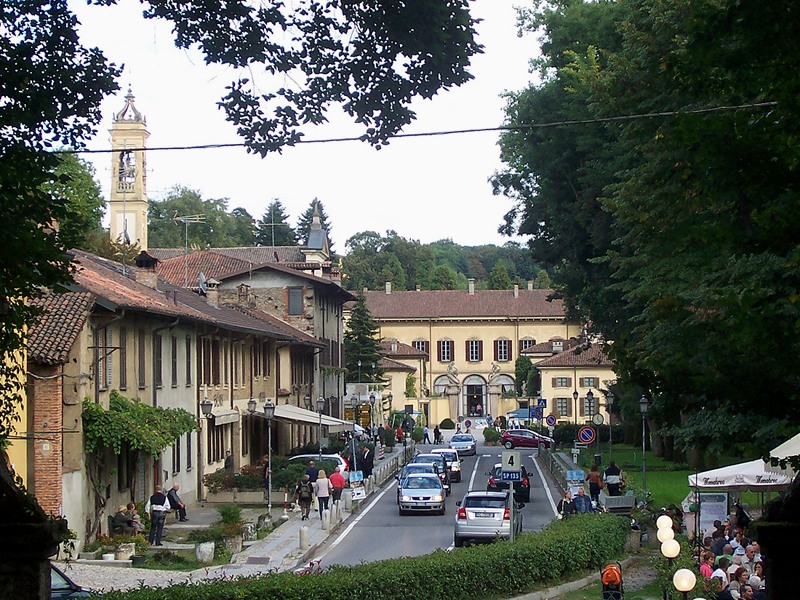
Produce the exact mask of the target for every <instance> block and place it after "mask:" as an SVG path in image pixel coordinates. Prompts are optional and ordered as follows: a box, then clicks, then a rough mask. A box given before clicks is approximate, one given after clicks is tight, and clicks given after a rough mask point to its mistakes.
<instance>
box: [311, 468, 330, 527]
mask: <svg viewBox="0 0 800 600" xmlns="http://www.w3.org/2000/svg"><path fill="white" fill-rule="evenodd" d="M331 492H333V486H332V485H331V480H330V479H328V474H327V473H326V472H325V471H323V470H322V469H320V471H319V475H318V476H317V480H316V481H315V482H314V495H315V496H316V497H317V504H319V518H320V519H321V518H322V511H323V510H326V509H327V508H328V498H330V496H331Z"/></svg>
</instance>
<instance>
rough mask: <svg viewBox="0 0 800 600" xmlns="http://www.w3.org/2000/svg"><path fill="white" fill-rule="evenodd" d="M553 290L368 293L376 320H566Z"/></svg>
mask: <svg viewBox="0 0 800 600" xmlns="http://www.w3.org/2000/svg"><path fill="white" fill-rule="evenodd" d="M552 293H553V292H552V290H519V294H518V297H516V298H515V297H514V291H513V290H475V293H474V294H469V293H468V292H467V291H466V290H444V291H419V292H417V291H413V292H395V291H393V292H392V293H391V294H387V293H386V292H383V291H381V292H366V294H365V297H366V301H367V308H368V309H369V312H370V314H371V315H372V317H373V318H374V319H437V318H488V317H555V318H564V316H565V315H564V306H563V303H562V301H561V300H558V299H554V300H548V298H549V297H550V295H551V294H552Z"/></svg>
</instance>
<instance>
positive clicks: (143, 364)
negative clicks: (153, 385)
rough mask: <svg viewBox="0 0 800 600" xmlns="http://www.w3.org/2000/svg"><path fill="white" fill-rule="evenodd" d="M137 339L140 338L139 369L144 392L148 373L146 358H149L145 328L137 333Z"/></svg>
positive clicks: (140, 383)
mask: <svg viewBox="0 0 800 600" xmlns="http://www.w3.org/2000/svg"><path fill="white" fill-rule="evenodd" d="M136 337H137V338H138V342H139V348H138V353H137V354H138V357H137V362H138V367H139V389H140V390H143V389H144V388H145V385H147V377H146V376H147V371H146V370H145V367H146V366H147V360H145V357H146V356H147V336H146V335H145V332H144V328H143V327H140V328H139V329H138V331H137V334H136Z"/></svg>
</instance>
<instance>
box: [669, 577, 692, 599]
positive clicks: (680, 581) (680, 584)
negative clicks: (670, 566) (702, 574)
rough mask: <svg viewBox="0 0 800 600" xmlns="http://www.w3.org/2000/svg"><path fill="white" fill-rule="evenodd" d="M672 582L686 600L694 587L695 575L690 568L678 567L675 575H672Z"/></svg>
mask: <svg viewBox="0 0 800 600" xmlns="http://www.w3.org/2000/svg"><path fill="white" fill-rule="evenodd" d="M672 583H673V585H674V586H675V589H676V590H678V591H679V592H681V593H682V594H683V598H684V600H686V598H688V597H689V596H688V594H689V592H691V591H692V590H693V589H694V586H695V584H696V583H697V576H696V575H695V574H694V573H693V572H692V571H691V570H690V569H678V570H677V571H675V575H673V576H672Z"/></svg>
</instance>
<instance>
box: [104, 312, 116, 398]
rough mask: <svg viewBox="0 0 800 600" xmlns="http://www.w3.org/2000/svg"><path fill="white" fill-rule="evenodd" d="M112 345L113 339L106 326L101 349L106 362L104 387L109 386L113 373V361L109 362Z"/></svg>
mask: <svg viewBox="0 0 800 600" xmlns="http://www.w3.org/2000/svg"><path fill="white" fill-rule="evenodd" d="M113 345H114V341H113V339H112V338H111V330H110V329H109V328H108V327H106V343H105V348H104V349H103V350H104V352H105V362H106V387H111V377H112V376H113V374H114V371H113V363H112V362H111V348H112V346H113Z"/></svg>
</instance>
